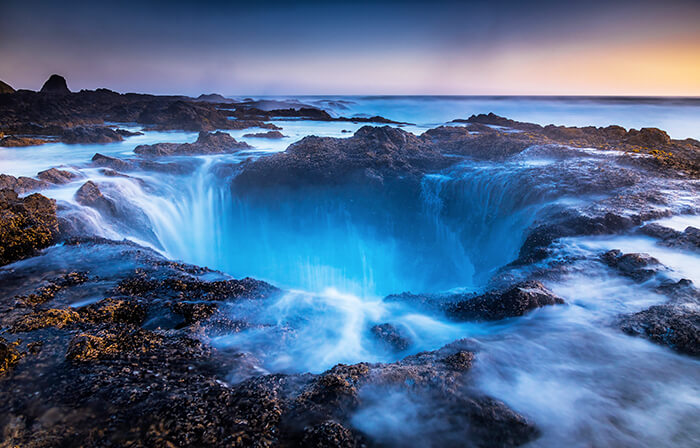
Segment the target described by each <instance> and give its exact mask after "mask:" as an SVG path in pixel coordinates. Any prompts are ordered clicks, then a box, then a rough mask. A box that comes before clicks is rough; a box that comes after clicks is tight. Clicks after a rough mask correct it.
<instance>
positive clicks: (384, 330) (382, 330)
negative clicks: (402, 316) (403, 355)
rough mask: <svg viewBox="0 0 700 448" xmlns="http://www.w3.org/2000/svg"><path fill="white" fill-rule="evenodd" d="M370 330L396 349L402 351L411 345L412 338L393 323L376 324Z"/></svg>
mask: <svg viewBox="0 0 700 448" xmlns="http://www.w3.org/2000/svg"><path fill="white" fill-rule="evenodd" d="M370 332H371V333H372V334H373V335H374V337H376V338H377V339H378V340H380V341H381V342H383V343H384V344H386V345H387V346H388V347H389V348H391V349H392V350H394V351H397V352H401V351H404V350H406V349H407V348H408V347H410V346H411V338H410V337H409V336H408V335H407V334H406V332H405V331H403V329H401V328H397V327H396V326H394V325H392V324H380V325H375V326H373V327H372V328H370Z"/></svg>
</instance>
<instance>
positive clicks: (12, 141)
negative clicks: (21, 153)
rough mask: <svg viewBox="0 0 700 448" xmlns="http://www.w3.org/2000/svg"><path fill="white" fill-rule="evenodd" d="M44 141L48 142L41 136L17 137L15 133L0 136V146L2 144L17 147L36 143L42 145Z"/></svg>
mask: <svg viewBox="0 0 700 448" xmlns="http://www.w3.org/2000/svg"><path fill="white" fill-rule="evenodd" d="M46 142H48V140H44V139H42V138H34V137H18V136H16V135H8V136H6V137H2V138H0V146H4V147H7V148H18V147H23V146H37V145H43V144H44V143H46Z"/></svg>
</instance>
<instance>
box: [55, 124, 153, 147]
mask: <svg viewBox="0 0 700 448" xmlns="http://www.w3.org/2000/svg"><path fill="white" fill-rule="evenodd" d="M142 134H143V133H141V132H130V131H127V130H125V129H114V128H110V127H107V126H76V127H73V128H70V129H66V130H64V131H63V134H62V135H61V141H62V142H63V143H113V142H120V141H122V140H124V137H131V136H133V135H142Z"/></svg>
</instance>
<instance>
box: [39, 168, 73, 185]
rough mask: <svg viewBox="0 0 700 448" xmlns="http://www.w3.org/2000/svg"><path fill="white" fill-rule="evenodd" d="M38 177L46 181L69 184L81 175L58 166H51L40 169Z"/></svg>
mask: <svg viewBox="0 0 700 448" xmlns="http://www.w3.org/2000/svg"><path fill="white" fill-rule="evenodd" d="M37 177H38V178H39V179H41V180H43V181H45V182H50V183H52V184H67V183H70V182H72V181H73V180H74V179H77V178H78V177H79V176H78V175H77V174H75V173H73V172H71V171H66V170H60V169H58V168H51V169H48V170H44V171H40V172H39V173H38V174H37Z"/></svg>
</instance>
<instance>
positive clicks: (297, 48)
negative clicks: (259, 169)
mask: <svg viewBox="0 0 700 448" xmlns="http://www.w3.org/2000/svg"><path fill="white" fill-rule="evenodd" d="M524 3H526V2H518V1H495V0H491V1H475V2H444V1H439V0H435V1H430V2H425V1H423V2H414V1H408V2H395V1H386V0H385V1H380V2H369V1H358V0H355V1H353V2H316V1H304V2H281V1H275V0H271V1H265V2H259V4H257V3H256V2H253V1H248V2H246V3H242V4H240V3H238V2H223V1H219V2H205V1H200V2H183V1H181V2H177V1H155V2H148V4H146V2H137V1H131V0H128V1H124V2H116V1H115V2H110V3H109V4H108V5H100V4H97V2H79V1H75V0H66V1H63V2H46V1H44V2H40V1H35V0H2V6H1V7H0V80H3V81H5V82H7V83H9V84H10V85H12V86H13V87H15V88H27V89H33V90H36V89H39V88H40V87H41V84H42V83H43V81H44V80H45V79H46V78H47V77H48V75H50V74H51V73H60V74H63V75H64V76H65V77H66V78H67V79H68V82H69V87H70V88H71V89H73V90H79V89H82V88H89V89H93V88H97V87H108V88H111V89H114V90H118V91H122V92H125V91H140V92H153V93H182V94H199V93H202V92H219V93H223V94H227V95H236V94H247V95H261V94H474V95H481V94H503V95H512V94H522V95H660V96H700V2H698V1H676V0H666V1H656V2H655V1H646V0H639V1H621V2H619V1H618V2H615V1H610V0H608V1H598V0H590V1H585V2H566V1H542V2H531V3H528V4H524Z"/></svg>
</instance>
